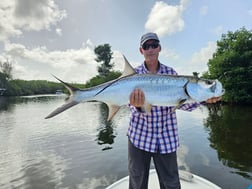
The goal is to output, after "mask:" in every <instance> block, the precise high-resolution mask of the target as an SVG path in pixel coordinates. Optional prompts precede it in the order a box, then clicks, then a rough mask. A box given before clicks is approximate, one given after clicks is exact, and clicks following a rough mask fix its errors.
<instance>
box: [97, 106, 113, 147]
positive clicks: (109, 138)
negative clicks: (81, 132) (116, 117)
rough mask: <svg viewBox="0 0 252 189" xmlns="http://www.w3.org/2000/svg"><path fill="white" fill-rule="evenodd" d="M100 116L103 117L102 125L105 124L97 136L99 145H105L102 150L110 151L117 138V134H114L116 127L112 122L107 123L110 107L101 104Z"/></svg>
mask: <svg viewBox="0 0 252 189" xmlns="http://www.w3.org/2000/svg"><path fill="white" fill-rule="evenodd" d="M99 109H100V114H101V115H102V116H101V123H103V124H102V125H101V126H100V128H99V129H98V130H99V133H98V135H97V139H96V140H97V143H98V144H99V145H104V146H105V147H103V148H102V150H103V151H104V150H110V149H112V144H113V143H114V138H115V137H116V134H115V133H114V125H113V122H112V121H107V117H108V107H107V105H106V104H104V103H101V104H100V108H99Z"/></svg>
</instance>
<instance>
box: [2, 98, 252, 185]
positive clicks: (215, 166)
mask: <svg viewBox="0 0 252 189" xmlns="http://www.w3.org/2000/svg"><path fill="white" fill-rule="evenodd" d="M64 98H65V97H64V96H54V95H52V96H32V97H21V98H3V97H1V98H0V141H1V143H0V154H1V155H0V188H1V189H12V188H21V189H40V188H41V189H42V188H43V189H45V188H47V189H51V188H60V189H61V188H62V189H100V188H105V187H106V186H108V185H109V184H111V183H113V182H114V181H116V180H118V179H120V178H122V177H124V176H126V175H128V171H127V137H126V132H127V126H128V120H129V110H128V109H127V108H122V109H121V110H120V111H119V112H118V114H117V115H116V117H115V118H114V120H113V121H112V123H106V117H107V109H106V106H105V105H104V104H101V103H98V102H92V103H83V104H80V105H78V106H75V107H73V108H71V109H69V110H67V111H66V112H64V113H62V114H60V115H58V116H56V117H54V118H52V119H48V120H45V119H44V117H45V116H46V115H48V114H49V113H50V112H51V111H52V110H54V109H55V108H56V107H58V106H59V105H61V104H62V103H63V101H64ZM211 110H212V111H209V110H208V109H207V108H205V107H202V108H199V109H197V110H195V111H193V112H183V111H177V113H178V122H179V133H180V144H181V145H180V148H179V151H178V164H179V168H180V169H184V170H189V171H191V172H192V173H194V174H197V175H199V176H202V177H204V178H207V179H208V180H210V181H212V182H214V183H216V184H217V185H219V186H221V187H222V188H228V189H229V188H232V189H236V188H237V189H247V188H248V187H249V185H251V184H252V161H251V160H252V137H251V133H252V124H251V123H252V116H251V115H252V107H230V106H222V107H221V109H219V110H214V109H211ZM153 167H154V166H153V165H152V168H153Z"/></svg>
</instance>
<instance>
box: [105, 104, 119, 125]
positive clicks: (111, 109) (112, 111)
mask: <svg viewBox="0 0 252 189" xmlns="http://www.w3.org/2000/svg"><path fill="white" fill-rule="evenodd" d="M107 106H108V109H109V115H108V121H110V120H111V119H112V118H113V117H114V116H115V114H116V113H117V112H118V111H119V109H120V106H117V105H112V104H107Z"/></svg>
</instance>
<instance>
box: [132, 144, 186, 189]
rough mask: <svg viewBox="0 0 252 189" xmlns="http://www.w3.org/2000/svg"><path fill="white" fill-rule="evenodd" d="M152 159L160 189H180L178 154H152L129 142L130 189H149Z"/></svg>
mask: <svg viewBox="0 0 252 189" xmlns="http://www.w3.org/2000/svg"><path fill="white" fill-rule="evenodd" d="M151 158H153V161H154V164H155V168H156V171H157V174H158V179H159V185H160V189H180V188H181V187H180V182H179V175H178V165H177V154H176V152H172V153H168V154H160V153H151V152H146V151H143V150H140V149H138V148H136V147H135V146H134V145H133V144H132V143H131V142H130V140H129V142H128V168H129V189H148V178H149V169H150V162H151Z"/></svg>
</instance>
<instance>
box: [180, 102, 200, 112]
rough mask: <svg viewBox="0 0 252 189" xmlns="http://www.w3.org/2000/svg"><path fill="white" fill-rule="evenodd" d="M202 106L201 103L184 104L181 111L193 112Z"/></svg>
mask: <svg viewBox="0 0 252 189" xmlns="http://www.w3.org/2000/svg"><path fill="white" fill-rule="evenodd" d="M200 105H201V103H199V102H193V103H185V104H182V105H181V106H180V107H179V109H180V110H184V111H193V110H195V109H196V108H198V107H199V106H200Z"/></svg>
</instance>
